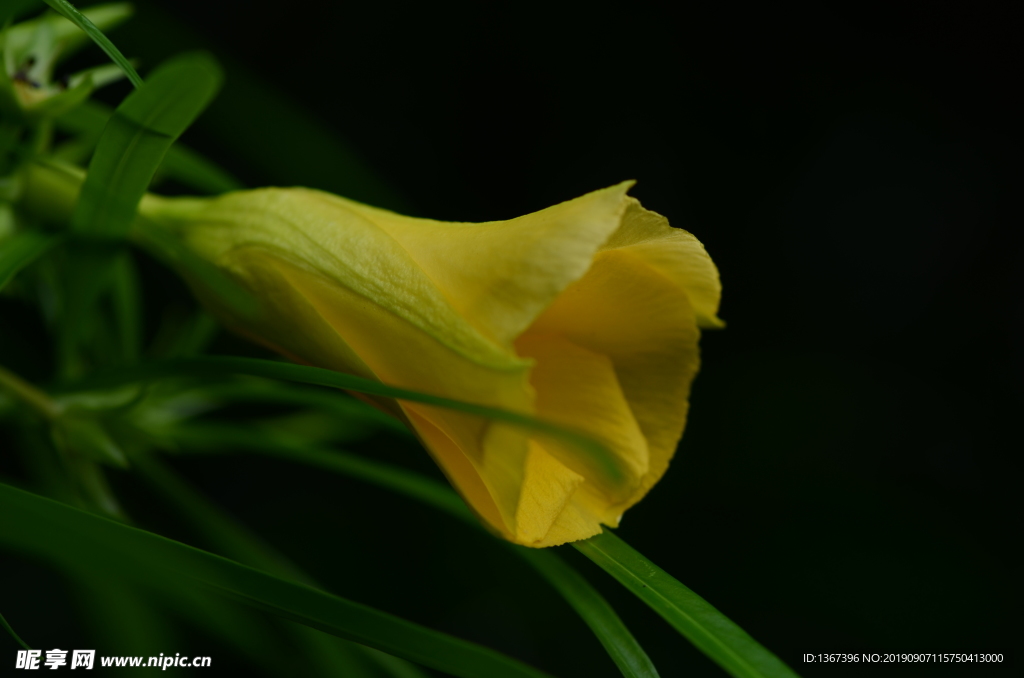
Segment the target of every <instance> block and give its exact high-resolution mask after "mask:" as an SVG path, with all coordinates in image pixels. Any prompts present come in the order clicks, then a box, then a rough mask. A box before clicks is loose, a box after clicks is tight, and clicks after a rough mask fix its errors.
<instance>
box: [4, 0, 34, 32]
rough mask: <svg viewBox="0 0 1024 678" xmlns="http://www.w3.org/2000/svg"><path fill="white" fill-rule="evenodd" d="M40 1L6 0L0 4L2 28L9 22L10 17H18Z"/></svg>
mask: <svg viewBox="0 0 1024 678" xmlns="http://www.w3.org/2000/svg"><path fill="white" fill-rule="evenodd" d="M38 3H39V0H5V1H4V3H3V4H2V5H0V28H2V27H3V25H4V24H6V23H7V20H8V19H16V18H18V17H19V16H21V15H22V14H25V13H26V12H28V11H29V10H30V9H32V8H33V7H34V6H35V5H37V4H38Z"/></svg>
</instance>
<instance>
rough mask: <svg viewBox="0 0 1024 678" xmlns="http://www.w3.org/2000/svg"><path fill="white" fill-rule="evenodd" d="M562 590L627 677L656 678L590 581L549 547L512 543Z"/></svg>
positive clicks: (646, 660) (640, 651) (645, 659)
mask: <svg viewBox="0 0 1024 678" xmlns="http://www.w3.org/2000/svg"><path fill="white" fill-rule="evenodd" d="M511 548H513V549H514V550H515V551H516V552H517V553H519V555H520V556H521V557H523V558H525V559H526V562H528V563H529V564H530V565H532V566H533V568H534V569H535V570H537V572H538V573H539V574H540V575H541V576H542V577H544V579H546V580H547V582H548V583H549V584H551V585H552V586H553V587H555V589H556V590H557V591H558V592H559V593H560V594H562V597H563V598H565V601H566V602H567V603H569V605H570V606H572V608H573V609H574V610H576V613H577V614H578V615H579V616H580V617H581V618H582V619H583V620H584V621H585V622H586V623H587V626H589V627H590V629H591V630H592V631H593V632H594V635H595V636H597V639H598V640H599V641H600V642H601V645H603V646H604V649H605V651H607V652H608V656H609V657H611V658H612V661H613V662H615V665H616V666H618V667H619V671H621V672H622V675H623V676H625V677H626V678H657V676H658V670H657V669H656V668H655V667H654V663H653V662H651V658H650V657H648V656H647V653H646V652H644V649H643V648H642V647H640V643H638V642H637V641H636V638H634V637H633V634H632V633H630V632H629V629H627V628H626V625H625V624H623V623H622V620H621V619H620V618H619V615H617V614H616V613H615V610H614V609H612V606H611V605H610V604H609V603H608V601H607V600H605V598H604V596H602V595H601V594H600V593H598V592H597V590H596V589H594V587H593V586H591V585H590V583H589V582H588V581H587V580H586V579H584V578H583V576H582V575H580V573H579V572H577V571H576V570H574V569H573V568H571V567H570V566H569V565H568V564H567V563H566V562H565V561H564V560H562V559H561V558H559V557H558V556H556V555H555V554H554V553H553V552H551V551H547V550H545V551H540V550H537V549H528V548H525V547H519V546H512V547H511Z"/></svg>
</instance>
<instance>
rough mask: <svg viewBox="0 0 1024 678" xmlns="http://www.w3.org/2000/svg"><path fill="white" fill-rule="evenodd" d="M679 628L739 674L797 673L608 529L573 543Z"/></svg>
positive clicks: (744, 677) (780, 677) (766, 677)
mask: <svg viewBox="0 0 1024 678" xmlns="http://www.w3.org/2000/svg"><path fill="white" fill-rule="evenodd" d="M573 546H575V547H576V549H577V550H578V551H579V552H580V553H582V554H583V555H585V556H587V557H588V558H590V559H591V560H592V561H594V562H595V563H597V565H598V566H600V567H601V568H602V569H603V570H605V571H606V572H608V574H610V575H612V576H613V577H614V578H615V579H617V580H618V581H619V583H621V584H622V585H623V586H625V587H626V588H627V589H629V590H630V591H632V592H633V593H634V594H636V596H637V597H638V598H640V599H641V600H642V601H644V602H645V603H647V604H648V605H649V606H650V607H651V609H653V610H654V611H655V612H657V613H658V614H660V615H661V616H662V617H663V618H664V619H665V621H667V622H668V623H669V624H671V625H672V626H673V627H674V628H675V629H676V630H677V631H679V633H681V634H683V635H684V636H686V638H688V639H689V640H690V642H692V643H693V644H694V645H696V646H697V648H698V649H699V650H700V651H701V652H703V653H704V654H706V655H707V656H708V657H710V658H711V659H712V660H714V661H715V662H716V663H717V664H718V665H719V666H721V667H722V668H723V669H725V670H726V671H728V672H729V673H730V674H731V675H733V676H736V677H737V678H796V675H797V674H796V673H794V672H793V670H792V669H790V668H789V667H788V666H786V665H785V664H784V663H783V662H782V660H780V659H779V658H778V657H776V656H775V655H774V654H772V653H771V652H769V651H768V650H767V649H765V648H764V647H763V646H762V645H760V644H759V643H758V642H757V641H756V640H754V639H753V638H751V637H750V636H749V635H748V634H747V632H746V631H744V630H743V629H741V628H740V627H739V626H737V625H736V624H734V623H733V622H732V621H731V620H730V619H729V618H728V617H726V616H725V615H724V614H722V613H721V612H719V611H718V610H716V609H715V608H714V607H712V605H711V604H710V603H708V602H707V601H706V600H704V599H703V598H701V597H700V596H698V595H697V594H696V593H694V592H693V591H691V590H690V589H688V588H687V587H686V586H684V585H683V584H681V583H679V582H678V581H677V580H676V579H675V578H674V577H672V575H670V574H668V573H667V572H665V571H664V570H662V569H661V568H660V567H658V566H657V565H655V564H654V563H652V562H651V561H649V560H647V559H646V558H644V557H643V556H642V555H641V554H640V553H638V552H637V551H636V550H634V549H633V548H632V547H630V546H629V544H627V543H626V542H624V541H622V540H621V539H619V538H618V537H616V536H615V535H614V534H611V533H610V532H604V533H602V534H599V535H597V536H595V537H591V538H590V539H585V540H583V541H578V542H575V543H573Z"/></svg>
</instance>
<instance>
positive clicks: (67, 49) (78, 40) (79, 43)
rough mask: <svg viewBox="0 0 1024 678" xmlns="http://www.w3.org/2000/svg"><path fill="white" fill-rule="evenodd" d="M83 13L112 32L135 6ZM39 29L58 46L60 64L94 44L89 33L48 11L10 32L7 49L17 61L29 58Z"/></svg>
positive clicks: (116, 5)
mask: <svg viewBox="0 0 1024 678" xmlns="http://www.w3.org/2000/svg"><path fill="white" fill-rule="evenodd" d="M8 1H9V0H5V2H4V4H5V5H6V4H7V2H8ZM37 3H38V4H40V5H41V4H43V3H42V2H41V1H40V0H34V1H31V2H28V3H24V2H23V3H21V4H23V5H35V4H37ZM82 14H84V15H85V17H86V18H87V19H88V20H89V21H91V22H92V23H93V25H95V26H96V27H97V28H98V29H100V30H101V31H109V30H111V29H113V28H116V27H117V25H118V24H120V23H121V22H123V21H124V20H125V19H127V18H128V17H130V16H131V14H132V6H131V5H130V4H128V3H124V2H122V3H112V4H106V5H93V6H92V7H88V8H86V9H85V10H84V11H83V12H82ZM2 16H3V15H2V13H0V17H2ZM0 25H2V24H0ZM40 28H42V30H44V31H45V32H46V33H47V34H49V36H50V37H51V39H52V44H53V45H54V46H55V47H56V52H57V54H56V59H57V61H63V60H64V59H66V58H68V57H70V56H71V55H73V54H74V53H75V52H76V51H78V50H79V49H80V48H82V47H83V46H85V45H87V44H89V43H91V42H92V40H91V39H90V37H89V34H87V33H84V32H83V31H82V30H81V29H80V28H79V27H78V26H77V25H76V24H74V23H73V22H71V21H68V20H67V19H66V18H64V17H63V15H57V14H50V13H49V12H47V13H45V14H43V15H42V16H40V17H37V18H35V19H32V20H31V21H24V22H21V23H18V24H15V25H14V26H11V28H10V29H9V30H8V31H7V46H8V49H9V50H10V54H11V55H12V56H14V58H15V60H19V59H22V58H24V57H25V56H27V54H26V52H27V50H29V49H31V46H32V42H33V38H34V37H35V36H36V31H37V30H39V29H40ZM118 70H120V68H118Z"/></svg>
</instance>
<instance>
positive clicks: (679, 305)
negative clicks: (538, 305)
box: [521, 248, 700, 519]
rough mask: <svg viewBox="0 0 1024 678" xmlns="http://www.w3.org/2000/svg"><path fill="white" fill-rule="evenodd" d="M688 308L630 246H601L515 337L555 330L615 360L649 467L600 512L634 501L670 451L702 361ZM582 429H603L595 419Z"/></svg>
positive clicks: (551, 333) (546, 334)
mask: <svg viewBox="0 0 1024 678" xmlns="http://www.w3.org/2000/svg"><path fill="white" fill-rule="evenodd" d="M694 316H695V314H694V310H693V307H692V306H691V304H690V299H689V297H688V296H687V294H686V293H685V292H684V291H683V290H682V289H680V287H679V286H678V285H677V284H675V283H674V282H673V281H672V280H670V279H669V278H668V277H667V276H665V275H662V273H661V272H660V270H655V268H654V267H653V266H651V265H649V264H648V263H647V262H646V261H645V260H644V259H642V258H641V257H640V256H638V255H636V254H634V253H633V252H632V251H630V249H629V248H622V249H613V250H604V251H602V252H601V253H599V254H598V255H597V257H595V259H594V265H593V266H592V267H591V269H590V271H588V272H587V275H586V276H585V277H584V278H583V279H581V280H579V281H578V282H576V283H574V284H572V285H570V286H569V288H568V289H566V291H565V292H564V293H563V294H562V295H561V296H560V297H559V298H558V299H557V300H556V301H555V303H554V304H552V305H551V307H549V308H548V309H547V310H546V311H545V312H544V313H543V314H542V315H541V316H540V317H539V318H538V319H537V321H536V322H535V323H534V324H533V325H531V326H530V329H529V330H527V332H526V333H525V334H524V335H523V339H521V342H526V341H530V340H531V337H539V338H541V339H543V338H544V337H550V336H556V337H561V338H563V339H564V340H566V341H568V342H571V343H572V344H575V345H576V346H578V347H582V348H585V349H587V350H588V351H591V352H592V353H595V354H599V355H602V356H606V357H607V358H608V359H609V360H610V361H611V364H612V366H613V367H614V371H615V376H616V378H617V380H618V383H619V385H620V387H621V389H622V394H623V395H624V396H625V400H626V401H627V402H628V404H629V408H630V410H631V412H632V414H633V416H634V417H635V421H636V424H637V425H638V426H639V428H640V431H641V432H642V433H643V436H644V438H645V439H646V441H647V453H648V469H647V471H646V473H644V474H643V476H642V477H641V478H640V481H639V483H638V485H637V486H636V488H635V489H634V491H633V492H632V493H631V495H630V496H629V497H628V498H627V499H625V500H623V501H616V502H614V503H610V504H609V505H608V506H607V507H606V508H605V510H604V511H603V514H604V516H608V515H610V514H612V513H614V514H616V515H617V514H620V513H621V512H622V511H624V510H625V509H626V508H628V507H629V506H632V505H633V504H635V503H636V502H637V501H639V500H640V499H641V498H642V497H643V495H644V494H645V493H646V492H647V490H648V489H649V488H650V487H651V486H653V485H654V483H655V482H657V480H658V479H659V478H660V477H661V476H662V475H663V474H664V472H665V470H666V469H667V467H668V462H669V460H670V459H671V458H672V455H673V454H674V453H675V448H676V445H677V443H678V442H679V438H680V436H681V435H682V432H683V426H684V425H685V422H686V413H687V408H688V397H689V393H690V384H691V382H692V381H693V378H694V376H695V375H696V373H697V369H698V367H699V364H700V358H699V353H698V347H697V341H698V339H699V336H700V331H699V330H698V329H697V326H696V322H695V317H694ZM539 364H540V363H539ZM540 414H541V415H543V409H541V410H540ZM586 431H587V432H588V433H592V434H596V435H601V433H600V431H601V428H600V427H597V428H593V429H591V428H589V427H588V428H587V429H586ZM605 435H607V434H605ZM620 435H622V434H620ZM602 519H603V518H602Z"/></svg>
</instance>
